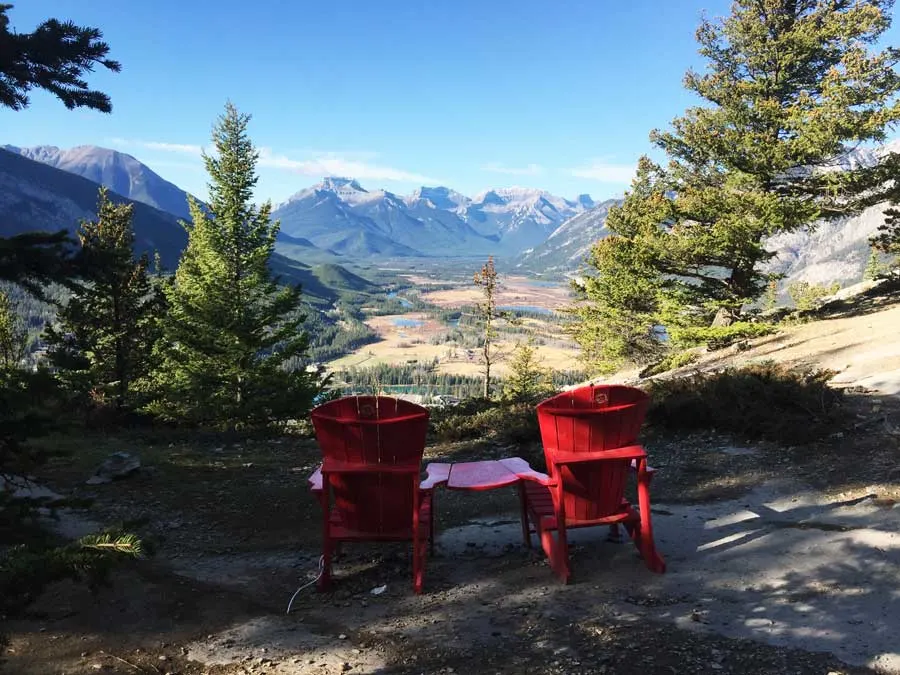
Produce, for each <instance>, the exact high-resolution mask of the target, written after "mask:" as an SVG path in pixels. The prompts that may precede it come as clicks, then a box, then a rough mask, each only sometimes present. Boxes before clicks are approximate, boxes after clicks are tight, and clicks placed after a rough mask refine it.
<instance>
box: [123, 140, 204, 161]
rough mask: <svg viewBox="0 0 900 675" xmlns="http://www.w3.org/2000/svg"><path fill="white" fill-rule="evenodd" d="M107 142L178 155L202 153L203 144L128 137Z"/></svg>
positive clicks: (197, 154)
mask: <svg viewBox="0 0 900 675" xmlns="http://www.w3.org/2000/svg"><path fill="white" fill-rule="evenodd" d="M109 142H110V143H111V144H113V145H117V146H119V147H121V148H146V149H147V150H160V151H162V152H174V153H177V154H179V155H194V156H196V157H199V156H200V155H201V154H203V150H204V148H203V146H201V145H189V144H186V143H161V142H159V141H139V140H133V139H128V138H110V139H109Z"/></svg>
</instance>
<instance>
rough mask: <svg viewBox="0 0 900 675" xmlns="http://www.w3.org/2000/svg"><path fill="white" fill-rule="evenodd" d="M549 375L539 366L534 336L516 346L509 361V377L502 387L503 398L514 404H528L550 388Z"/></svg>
mask: <svg viewBox="0 0 900 675" xmlns="http://www.w3.org/2000/svg"><path fill="white" fill-rule="evenodd" d="M550 381H551V373H550V371H549V370H548V369H547V368H544V367H543V366H541V362H540V359H539V358H538V354H537V349H535V346H534V336H529V338H528V340H527V341H525V342H519V343H517V344H516V348H515V349H514V350H513V353H512V358H511V359H510V361H509V376H508V377H507V378H506V380H505V382H504V386H503V396H504V398H506V399H508V400H510V401H514V402H530V401H533V400H534V399H535V398H537V397H538V396H541V395H542V394H544V393H546V392H548V391H549V390H550V388H551V384H550Z"/></svg>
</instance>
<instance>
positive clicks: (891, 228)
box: [866, 155, 900, 278]
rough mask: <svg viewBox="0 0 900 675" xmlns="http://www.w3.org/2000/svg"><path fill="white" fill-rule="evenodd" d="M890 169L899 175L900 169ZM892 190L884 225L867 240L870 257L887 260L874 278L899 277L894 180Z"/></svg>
mask: <svg viewBox="0 0 900 675" xmlns="http://www.w3.org/2000/svg"><path fill="white" fill-rule="evenodd" d="M891 159H892V160H894V161H897V160H900V155H894V156H893V157H892V158H891ZM892 168H894V169H895V170H893V171H892V173H893V174H894V175H898V174H900V167H892ZM893 190H894V194H892V196H891V208H889V209H887V210H886V211H885V212H884V215H885V220H884V224H882V225H881V226H880V227H879V228H878V232H877V233H876V234H875V236H874V237H872V238H871V239H870V240H869V243H870V244H871V246H872V256H875V255H877V253H881V254H882V255H884V256H887V260H886V261H885V263H883V264H882V265H881V267H880V269H879V270H878V274H876V277H881V276H885V277H887V278H893V277H896V276H898V275H900V208H897V205H898V204H900V181H896V180H894V183H893ZM871 263H872V261H871V259H870V260H869V264H870V265H871ZM868 271H869V270H868V267H867V269H866V272H867V273H868ZM876 277H872V278H876Z"/></svg>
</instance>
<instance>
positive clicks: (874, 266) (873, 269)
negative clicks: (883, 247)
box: [863, 246, 885, 281]
mask: <svg viewBox="0 0 900 675" xmlns="http://www.w3.org/2000/svg"><path fill="white" fill-rule="evenodd" d="M884 271H885V265H883V264H882V262H881V255H880V254H879V252H878V249H877V248H875V247H874V246H872V247H870V249H869V260H868V261H867V262H866V269H865V270H864V271H863V280H864V281H871V280H873V279H877V278H878V277H880V276H881V275H882V274H883V273H884Z"/></svg>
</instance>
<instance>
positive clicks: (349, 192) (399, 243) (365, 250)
mask: <svg viewBox="0 0 900 675" xmlns="http://www.w3.org/2000/svg"><path fill="white" fill-rule="evenodd" d="M593 205H594V204H593V201H592V200H591V198H590V197H589V196H588V195H582V196H581V197H580V198H579V200H577V201H569V200H567V199H563V198H561V197H557V196H554V195H551V194H550V193H549V192H546V191H543V190H534V189H528V188H506V189H497V190H488V191H486V192H482V193H481V194H479V195H476V196H475V197H474V198H469V197H466V196H465V195H462V194H460V193H459V192H455V191H453V190H451V189H449V188H446V187H422V188H419V189H418V190H416V191H415V192H413V193H412V194H410V195H406V196H400V195H396V194H394V193H392V192H388V191H386V190H376V191H371V192H370V191H368V190H366V189H364V188H363V187H362V186H361V185H360V184H359V183H358V182H356V181H355V180H352V179H349V178H338V177H329V178H325V179H324V180H323V181H322V182H321V183H319V184H317V185H314V186H312V187H309V188H306V189H305V190H301V191H300V192H298V193H297V194H295V195H293V196H292V197H290V198H289V199H288V200H287V201H286V202H284V203H283V204H280V205H278V206H277V208H276V209H275V211H274V213H273V214H272V215H273V217H274V218H278V219H279V220H280V221H281V231H282V232H284V233H285V234H287V235H289V236H292V237H303V238H305V239H307V240H309V241H310V242H311V243H312V244H314V245H315V246H318V247H319V248H324V249H327V250H330V251H333V252H335V253H340V254H342V255H354V256H367V255H373V254H374V255H381V256H391V257H393V256H442V257H443V256H452V255H487V254H495V255H502V256H512V255H516V254H518V253H520V252H521V251H522V250H524V249H526V248H529V247H533V246H536V245H538V244H540V243H541V242H543V241H544V240H545V239H546V238H547V236H548V235H549V234H550V233H551V232H553V231H554V230H555V229H556V228H557V227H559V226H560V225H561V224H562V223H564V222H565V221H566V220H568V219H569V218H571V217H573V216H575V215H577V214H579V213H582V212H584V211H585V210H587V209H589V208H591V207H592V206H593Z"/></svg>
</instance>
